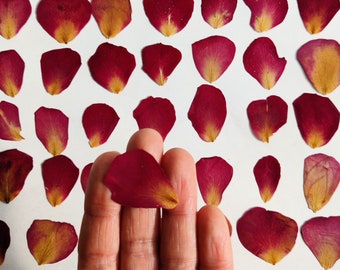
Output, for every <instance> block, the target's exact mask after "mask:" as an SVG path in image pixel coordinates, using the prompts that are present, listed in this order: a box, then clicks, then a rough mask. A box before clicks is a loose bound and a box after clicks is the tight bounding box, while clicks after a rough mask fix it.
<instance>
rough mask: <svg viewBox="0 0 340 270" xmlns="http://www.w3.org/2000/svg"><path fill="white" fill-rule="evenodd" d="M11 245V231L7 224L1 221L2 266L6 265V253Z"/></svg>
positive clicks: (0, 261) (0, 262) (0, 253)
mask: <svg viewBox="0 0 340 270" xmlns="http://www.w3.org/2000/svg"><path fill="white" fill-rule="evenodd" d="M10 243H11V235H10V229H9V227H8V225H7V224H6V222H4V221H2V220H0V266H1V265H2V264H3V263H4V260H5V256H6V251H7V249H8V247H9V245H10Z"/></svg>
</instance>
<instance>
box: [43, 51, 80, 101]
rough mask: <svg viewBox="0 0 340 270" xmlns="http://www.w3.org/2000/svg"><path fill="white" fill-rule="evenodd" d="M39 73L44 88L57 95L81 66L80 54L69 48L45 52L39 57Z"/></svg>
mask: <svg viewBox="0 0 340 270" xmlns="http://www.w3.org/2000/svg"><path fill="white" fill-rule="evenodd" d="M40 66H41V75H42V80H43V83H44V86H45V89H46V91H47V92H48V93H50V94H51V95H57V94H59V93H61V92H62V91H64V90H65V89H66V88H67V87H69V85H70V84H71V82H72V80H73V78H74V76H75V75H76V73H77V71H78V69H79V68H80V66H81V59H80V55H79V54H78V53H77V52H76V51H73V50H71V49H68V48H65V49H57V50H51V51H48V52H45V53H43V54H42V56H41V59H40Z"/></svg>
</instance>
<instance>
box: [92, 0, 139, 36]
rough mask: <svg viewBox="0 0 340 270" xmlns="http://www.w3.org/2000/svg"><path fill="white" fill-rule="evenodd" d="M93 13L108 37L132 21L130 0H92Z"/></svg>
mask: <svg viewBox="0 0 340 270" xmlns="http://www.w3.org/2000/svg"><path fill="white" fill-rule="evenodd" d="M91 5H92V14H93V17H94V18H95V20H96V22H97V24H98V26H99V29H100V31H101V32H102V34H103V35H104V36H105V37H106V38H113V37H115V36H116V35H117V34H118V33H120V32H121V31H122V30H123V29H124V28H125V27H126V26H127V25H128V24H129V23H130V22H131V13H132V10H131V4H130V0H113V1H112V0H92V1H91Z"/></svg>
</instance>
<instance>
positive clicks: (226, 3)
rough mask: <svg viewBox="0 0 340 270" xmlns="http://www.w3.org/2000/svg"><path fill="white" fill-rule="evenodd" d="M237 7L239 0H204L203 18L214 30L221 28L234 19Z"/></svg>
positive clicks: (202, 6)
mask: <svg viewBox="0 0 340 270" xmlns="http://www.w3.org/2000/svg"><path fill="white" fill-rule="evenodd" d="M236 6H237V0H215V1H211V0H202V4H201V13H202V17H203V19H204V21H206V22H207V23H208V24H209V25H210V26H212V27H213V28H220V27H222V26H224V25H226V24H227V23H229V22H230V21H231V20H232V19H233V16H234V13H235V10H236Z"/></svg>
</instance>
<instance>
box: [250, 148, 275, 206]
mask: <svg viewBox="0 0 340 270" xmlns="http://www.w3.org/2000/svg"><path fill="white" fill-rule="evenodd" d="M253 173H254V176H255V180H256V183H257V186H258V187H259V191H260V195H261V198H262V200H263V201H264V202H267V201H269V200H270V199H271V198H272V196H273V194H274V193H275V191H276V188H277V186H278V184H279V181H280V178H281V166H280V163H279V161H278V160H277V159H276V158H275V157H273V156H271V155H269V156H265V157H263V158H261V159H260V160H258V161H257V162H256V164H255V166H254V169H253Z"/></svg>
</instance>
